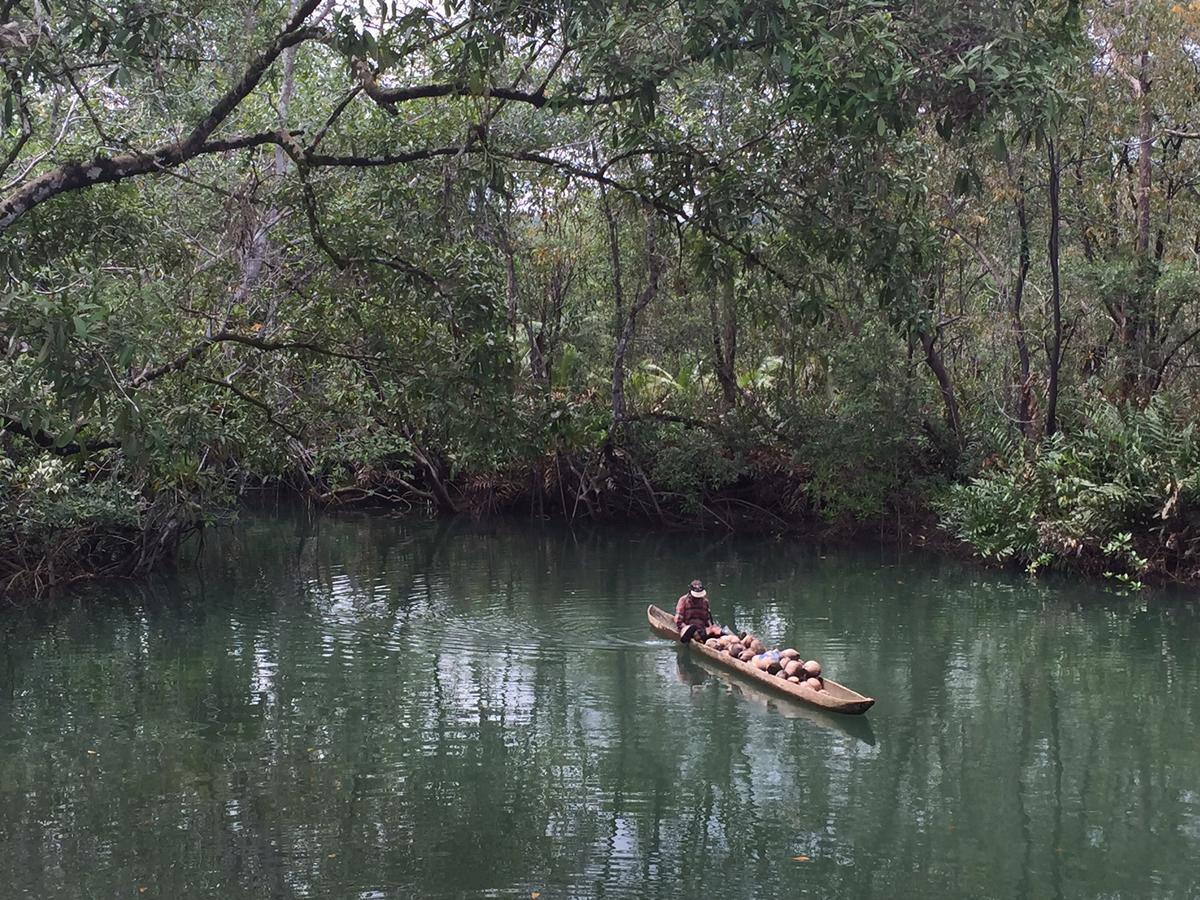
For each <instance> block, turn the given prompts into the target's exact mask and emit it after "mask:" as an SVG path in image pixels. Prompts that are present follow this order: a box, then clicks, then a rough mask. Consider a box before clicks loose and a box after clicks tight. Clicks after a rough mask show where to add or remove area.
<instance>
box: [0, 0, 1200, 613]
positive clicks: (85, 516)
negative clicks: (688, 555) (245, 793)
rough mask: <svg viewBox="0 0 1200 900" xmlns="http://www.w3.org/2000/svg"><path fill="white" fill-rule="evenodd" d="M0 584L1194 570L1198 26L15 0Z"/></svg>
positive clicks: (631, 3)
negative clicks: (883, 566)
mask: <svg viewBox="0 0 1200 900" xmlns="http://www.w3.org/2000/svg"><path fill="white" fill-rule="evenodd" d="M0 68H2V70H3V72H2V74H3V78H2V79H0V90H2V91H3V100H2V116H3V118H2V124H3V132H2V134H0V338H2V343H0V353H2V362H0V429H2V434H0V447H2V448H3V456H2V457H0V587H2V588H3V589H5V590H7V591H9V592H10V593H25V594H28V593H29V592H33V591H37V590H40V589H42V588H45V587H47V586H50V585H54V584H63V583H67V582H70V581H72V580H74V579H77V578H80V577H88V576H93V575H102V574H133V573H140V572H144V571H146V570H148V569H149V568H150V567H152V566H153V565H155V564H156V563H158V562H160V561H162V560H164V559H168V558H170V557H171V556H172V555H173V554H174V552H175V551H176V548H177V547H178V544H179V542H180V540H181V539H182V538H183V537H184V536H186V535H187V534H189V533H191V532H193V531H194V530H196V529H197V528H200V527H203V526H204V525H207V524H212V523H215V522H219V521H222V520H223V519H224V518H226V517H227V516H229V515H230V514H231V511H233V510H235V509H236V505H237V502H238V500H239V498H240V497H242V496H244V495H245V494H246V493H247V492H248V491H253V490H258V489H260V488H263V487H286V488H289V489H292V490H295V491H298V492H301V493H302V494H304V495H305V496H307V497H311V498H313V499H314V500H316V501H317V502H320V503H323V504H349V503H355V504H358V503H364V502H372V503H386V504H388V505H391V506H394V507H399V508H400V509H408V508H414V509H415V508H428V509H436V510H441V511H456V512H471V513H475V514H483V513H489V512H494V511H501V510H509V511H520V512H522V513H525V514H533V515H546V516H561V517H563V518H566V519H569V520H572V521H578V520H584V519H600V518H617V517H637V518H641V519H647V520H651V521H655V522H661V523H663V524H665V525H669V526H704V527H710V528H729V529H734V528H741V527H760V528H769V529H792V528H802V529H810V530H813V531H818V532H821V533H830V534H854V533H871V534H875V533H883V534H886V535H891V536H897V537H904V538H908V539H912V540H917V541H936V540H943V541H945V540H954V541H962V542H965V544H966V546H968V547H970V548H971V549H972V550H973V551H974V552H976V553H978V554H980V555H982V556H985V557H988V558H990V559H994V560H998V561H1007V562H1012V563H1016V564H1019V565H1022V566H1025V567H1028V568H1030V569H1031V570H1037V569H1041V568H1045V567H1052V566H1060V567H1064V566H1070V567H1076V568H1079V569H1082V570H1085V571H1091V572H1095V573H1098V574H1100V573H1107V574H1108V575H1109V576H1110V577H1112V578H1115V579H1119V580H1121V581H1123V582H1124V583H1126V584H1133V585H1136V584H1138V583H1140V581H1141V579H1143V578H1147V577H1153V578H1170V579H1181V580H1182V579H1195V578H1197V577H1200V442H1198V440H1197V434H1196V420H1197V418H1198V416H1200V404H1198V403H1197V401H1196V398H1197V393H1198V388H1200V194H1198V193H1197V182H1198V179H1200V3H1198V2H1194V0H1193V2H1179V3H1170V2H1161V0H1097V2H1091V3H1080V2H1076V0H1065V2H1057V0H1017V2H1003V3H994V2H984V0H968V2H958V0H923V2H915V0H914V2H895V3H893V2H886V0H832V2H822V3H812V2H806V0H742V2H738V0H686V2H673V0H622V2H616V3H610V2H604V3H600V2H595V0H444V2H438V3H431V2H423V0H410V2H404V3H400V2H389V0H365V2H362V3H359V2H351V0H290V3H283V2H278V0H266V2H253V3H248V2H236V0H234V2H227V0H218V2H204V3H200V2H196V0H106V2H103V3H97V2H95V0H2V2H0Z"/></svg>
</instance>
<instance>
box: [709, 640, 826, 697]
mask: <svg viewBox="0 0 1200 900" xmlns="http://www.w3.org/2000/svg"><path fill="white" fill-rule="evenodd" d="M704 643H705V645H706V646H708V647H711V648H712V649H714V650H716V651H718V652H720V653H724V654H725V655H726V656H729V657H732V658H733V659H736V660H740V661H741V662H744V663H748V664H749V665H752V666H754V668H756V669H758V670H759V671H760V672H765V673H766V674H768V675H774V676H775V677H776V678H781V679H783V680H784V681H790V682H791V683H792V684H803V685H807V686H808V687H810V688H812V690H814V691H819V690H822V689H824V687H825V680H824V679H823V678H822V677H821V664H820V663H819V662H817V661H816V660H815V659H810V660H808V661H807V662H805V661H804V660H802V659H800V654H799V653H798V652H796V651H795V650H793V649H791V648H790V647H789V648H788V649H787V650H768V649H767V646H766V644H764V643H763V642H762V641H760V640H759V639H758V638H756V637H755V636H754V635H752V634H746V635H736V634H723V635H721V636H720V637H710V638H708V639H707V640H705V642H704Z"/></svg>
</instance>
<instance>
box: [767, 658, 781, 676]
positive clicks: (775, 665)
mask: <svg viewBox="0 0 1200 900" xmlns="http://www.w3.org/2000/svg"><path fill="white" fill-rule="evenodd" d="M781 668H782V667H781V666H780V665H779V660H777V659H770V658H769V657H768V659H767V671H768V672H770V673H771V674H772V675H774V674H775V673H776V672H779V671H781Z"/></svg>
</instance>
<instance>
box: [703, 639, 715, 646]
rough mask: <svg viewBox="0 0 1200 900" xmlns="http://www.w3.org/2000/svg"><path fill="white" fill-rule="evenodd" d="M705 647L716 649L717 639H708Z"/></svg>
mask: <svg viewBox="0 0 1200 900" xmlns="http://www.w3.org/2000/svg"><path fill="white" fill-rule="evenodd" d="M704 646H706V647H715V646H717V639H716V638H708V639H707V640H706V641H705V642H704Z"/></svg>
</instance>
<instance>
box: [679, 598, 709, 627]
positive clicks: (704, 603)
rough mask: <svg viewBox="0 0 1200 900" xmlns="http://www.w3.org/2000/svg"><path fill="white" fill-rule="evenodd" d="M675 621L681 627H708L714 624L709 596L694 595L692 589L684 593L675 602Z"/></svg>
mask: <svg viewBox="0 0 1200 900" xmlns="http://www.w3.org/2000/svg"><path fill="white" fill-rule="evenodd" d="M675 621H677V622H678V623H679V627H680V628H681V629H683V628H686V627H687V626H688V625H695V626H696V627H697V628H707V627H708V626H709V625H711V624H712V610H711V609H709V607H708V598H707V597H693V596H692V594H691V592H690V591H689V592H688V593H686V594H684V595H683V596H682V597H680V598H679V602H678V603H676V604H675Z"/></svg>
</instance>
